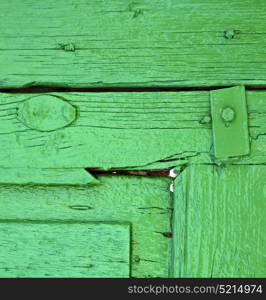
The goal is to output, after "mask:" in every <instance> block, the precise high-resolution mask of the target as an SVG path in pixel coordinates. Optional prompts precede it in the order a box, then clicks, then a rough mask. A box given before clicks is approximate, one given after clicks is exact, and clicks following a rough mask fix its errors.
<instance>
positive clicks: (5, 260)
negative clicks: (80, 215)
mask: <svg viewBox="0 0 266 300" xmlns="http://www.w3.org/2000/svg"><path fill="white" fill-rule="evenodd" d="M0 241H1V247H0V277H8V278H10V277H34V278H36V277H45V278H48V277H56V278H58V277H68V278H69V277H89V278H91V277H97V278H99V277H129V254H130V253H129V252H130V248H129V246H130V230H129V225H125V224H101V223H83V224H82V223H74V222H73V223H71V222H66V223H59V222H54V223H40V222H16V221H15V222H0Z"/></svg>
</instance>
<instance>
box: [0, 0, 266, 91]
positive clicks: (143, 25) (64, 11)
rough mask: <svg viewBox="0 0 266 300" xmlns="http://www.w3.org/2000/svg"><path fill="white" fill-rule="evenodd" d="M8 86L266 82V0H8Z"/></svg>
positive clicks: (1, 44) (0, 43)
mask: <svg viewBox="0 0 266 300" xmlns="http://www.w3.org/2000/svg"><path fill="white" fill-rule="evenodd" d="M0 10H1V20H0V51H1V56H0V74H1V79H0V87H5V88H7V87H12V88H14V87H22V86H28V85H57V86H58V85H60V86H71V87H103V86H104V87H107V86H112V87H118V86H126V87H128V86H132V87H133V86H141V87H154V86H175V87H185V86H186V87H189V86H220V85H222V86H229V85H235V84H246V85H265V84H266V67H265V66H266V61H265V46H266V30H265V17H266V3H265V1H261V0H246V1H243V0H233V1H232V0H223V1H220V0H172V1H165V0H153V1H150V0H139V1H131V0H128V1H125V0H114V1H111V2H110V1H86V0H76V1H72V0H57V1H53V0H40V1H38V3H37V2H36V1H34V0H24V1H20V0H10V1H1V3H0Z"/></svg>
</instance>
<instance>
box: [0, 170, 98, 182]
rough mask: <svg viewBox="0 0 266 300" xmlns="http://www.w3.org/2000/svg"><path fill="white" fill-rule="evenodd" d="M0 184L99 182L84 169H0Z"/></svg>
mask: <svg viewBox="0 0 266 300" xmlns="http://www.w3.org/2000/svg"><path fill="white" fill-rule="evenodd" d="M0 184H40V185H65V184H66V185H95V184H99V181H98V180H97V179H96V178H95V177H94V176H93V175H91V174H90V173H89V172H88V171H87V170H84V169H38V168H35V169H33V168H32V169H30V168H0Z"/></svg>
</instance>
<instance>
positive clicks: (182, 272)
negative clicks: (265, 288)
mask: <svg viewBox="0 0 266 300" xmlns="http://www.w3.org/2000/svg"><path fill="white" fill-rule="evenodd" d="M265 181H266V166H226V167H224V168H222V167H217V166H204V165H201V166H191V167H189V168H187V169H185V170H184V172H183V173H182V174H181V175H180V176H179V177H177V178H176V180H175V190H174V195H175V197H174V199H175V200H174V201H175V203H174V217H173V253H172V254H173V256H172V264H171V275H170V276H173V277H235V278H239V277H246V278H249V277H265V274H266V256H265V248H266V238H265V225H266V223H265V213H266V190H265Z"/></svg>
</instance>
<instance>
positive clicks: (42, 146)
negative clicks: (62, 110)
mask: <svg viewBox="0 0 266 300" xmlns="http://www.w3.org/2000/svg"><path fill="white" fill-rule="evenodd" d="M50 95H51V96H54V99H57V98H60V101H61V100H62V99H63V100H64V101H67V102H69V103H70V104H71V105H73V106H74V107H76V109H77V118H76V120H75V121H74V122H72V123H71V124H70V125H68V126H66V127H63V128H59V129H57V130H52V131H38V130H36V129H32V128H30V127H28V125H27V124H24V123H23V122H22V121H21V120H20V119H19V118H18V116H17V111H18V107H19V106H20V104H21V103H22V102H23V101H25V100H26V101H28V100H29V99H34V97H37V96H38V94H6V93H2V94H0V137H1V138H0V161H1V167H2V168H14V167H15V168H29V169H30V168H85V167H87V168H101V169H110V168H116V169H118V168H138V167H139V168H147V169H149V168H150V167H151V168H161V166H162V167H163V168H164V167H171V166H176V165H177V164H179V163H184V159H187V160H188V161H189V162H191V163H211V162H213V140H212V129H211V123H210V120H208V118H209V116H210V101H209V99H210V92H209V91H193V92H152V93H150V92H142V93H137V92H131V93H126V92H120V93H109V92H108V93H74V92H72V93H50ZM246 96H247V106H248V118H249V134H250V141H251V153H250V155H248V156H245V157H243V158H241V159H240V160H237V161H235V163H240V164H247V163H265V162H266V160H265V157H266V156H265V155H266V150H265V142H266V140H265V139H266V135H265V133H266V125H265V124H266V122H265V116H266V92H265V91H264V90H261V91H247V92H246ZM54 101H56V100H54ZM209 119H210V118H209ZM206 120H207V121H206ZM208 122H209V123H208ZM8 171H9V170H7V169H6V172H8ZM11 172H12V171H11Z"/></svg>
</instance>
